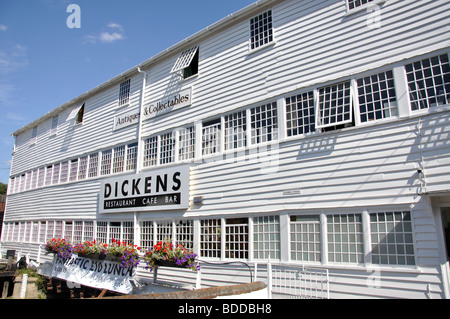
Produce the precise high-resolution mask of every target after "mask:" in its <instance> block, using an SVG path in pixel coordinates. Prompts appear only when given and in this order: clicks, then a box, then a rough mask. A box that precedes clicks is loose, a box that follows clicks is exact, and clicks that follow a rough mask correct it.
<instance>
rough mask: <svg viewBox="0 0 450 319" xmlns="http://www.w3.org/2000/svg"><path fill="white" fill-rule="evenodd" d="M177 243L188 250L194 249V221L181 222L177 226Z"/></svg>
mask: <svg viewBox="0 0 450 319" xmlns="http://www.w3.org/2000/svg"><path fill="white" fill-rule="evenodd" d="M175 227H176V238H175V243H176V244H177V245H178V244H182V245H183V246H184V247H185V248H186V249H193V248H194V225H193V223H192V220H180V221H177V222H176V224H175Z"/></svg>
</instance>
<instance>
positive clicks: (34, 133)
mask: <svg viewBox="0 0 450 319" xmlns="http://www.w3.org/2000/svg"><path fill="white" fill-rule="evenodd" d="M37 129H38V128H37V126H35V127H33V130H32V131H31V139H30V144H36V140H37Z"/></svg>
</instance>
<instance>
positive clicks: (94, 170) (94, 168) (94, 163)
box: [88, 153, 98, 178]
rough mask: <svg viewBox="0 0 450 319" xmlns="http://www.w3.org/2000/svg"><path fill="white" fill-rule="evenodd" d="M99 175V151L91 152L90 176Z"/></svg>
mask: <svg viewBox="0 0 450 319" xmlns="http://www.w3.org/2000/svg"><path fill="white" fill-rule="evenodd" d="M97 175H98V153H93V154H89V169H88V178H92V177H97Z"/></svg>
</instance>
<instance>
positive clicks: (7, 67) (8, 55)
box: [0, 44, 28, 74]
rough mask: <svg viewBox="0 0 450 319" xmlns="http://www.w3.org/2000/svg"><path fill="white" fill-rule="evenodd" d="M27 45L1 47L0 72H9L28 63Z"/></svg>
mask: <svg viewBox="0 0 450 319" xmlns="http://www.w3.org/2000/svg"><path fill="white" fill-rule="evenodd" d="M27 50H28V49H27V47H25V46H23V45H20V44H16V45H15V46H13V47H10V48H6V49H0V74H8V73H11V72H14V71H16V70H17V69H19V68H21V67H24V66H27V65H28V58H27Z"/></svg>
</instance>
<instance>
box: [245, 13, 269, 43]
mask: <svg viewBox="0 0 450 319" xmlns="http://www.w3.org/2000/svg"><path fill="white" fill-rule="evenodd" d="M272 41H273V30H272V10H269V11H267V12H264V13H262V14H260V15H258V16H256V17H254V18H252V19H250V49H251V50H253V49H256V48H259V47H261V46H263V45H265V44H267V43H270V42H272Z"/></svg>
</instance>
